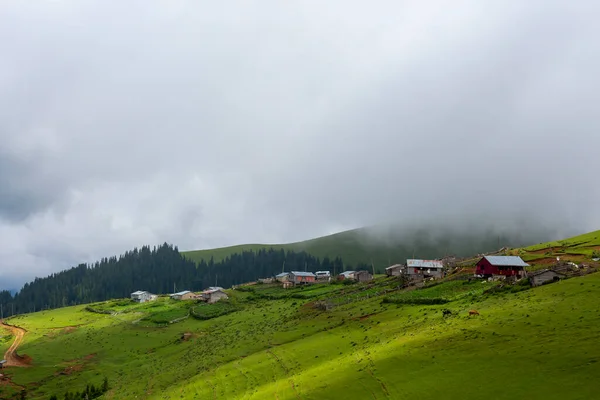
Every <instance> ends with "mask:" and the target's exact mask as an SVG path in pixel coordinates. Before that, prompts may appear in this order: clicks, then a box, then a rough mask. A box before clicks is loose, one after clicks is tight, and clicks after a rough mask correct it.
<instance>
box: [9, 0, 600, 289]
mask: <svg viewBox="0 0 600 400" xmlns="http://www.w3.org/2000/svg"><path fill="white" fill-rule="evenodd" d="M599 11H600V5H599V4H598V2H595V1H585V0H581V1H577V2H566V1H553V0H543V1H538V0H531V1H526V2H524V1H510V0H509V1H506V0H504V1H494V0H490V1H486V2H482V1H479V0H473V1H453V2H448V1H434V0H431V1H427V2H423V1H375V2H364V1H349V0H344V1H337V0H331V1H328V2H325V3H324V2H322V1H309V0H303V1H292V2H281V1H270V0H261V1H249V0H248V1H235V0H233V1H228V2H214V1H178V0H169V1H149V0H144V1H128V2H117V1H79V0H77V1H75V0H72V1H68V0H64V1H46V2H23V1H18V0H6V1H3V2H2V7H0V238H1V240H0V289H2V288H13V287H20V285H21V284H22V283H24V281H26V280H29V279H32V278H33V277H35V276H46V275H48V274H50V273H52V272H55V271H59V270H62V269H65V268H67V267H71V266H73V265H76V264H78V263H80V262H91V261H94V260H97V259H98V258H100V257H105V256H110V255H115V254H121V253H123V252H124V251H126V250H129V249H131V248H133V247H135V246H138V247H139V246H142V245H145V244H150V245H155V244H160V243H163V242H168V243H173V244H176V245H178V246H179V248H180V249H181V250H188V249H202V248H211V247H217V246H226V245H233V244H239V243H248V242H251V243H257V242H259V243H265V242H266V243H280V242H292V241H298V240H304V239H308V238H312V237H316V236H320V235H325V234H330V233H333V232H337V231H341V230H345V229H351V228H356V227H361V226H366V225H373V224H381V223H387V222H389V221H398V222H400V223H403V222H407V221H410V222H411V223H413V224H419V223H421V222H423V223H426V222H427V223H431V221H434V224H437V223H440V224H441V223H444V222H445V221H446V222H447V221H451V223H452V224H458V225H460V221H461V218H462V217H463V216H464V218H471V217H473V216H474V215H476V216H477V218H478V219H480V220H481V221H482V222H481V223H485V224H492V225H493V224H503V225H505V226H506V225H509V226H510V224H511V223H512V222H513V221H516V222H518V221H519V220H520V219H521V218H523V216H527V218H528V219H530V220H531V221H533V222H532V223H533V224H535V223H538V222H539V223H543V224H546V225H550V226H555V227H557V228H561V229H562V228H565V229H566V228H569V229H575V230H576V231H579V232H586V231H591V230H596V229H599V228H600V207H598V206H597V204H598V200H599V199H600V185H599V184H598V183H599V181H598V178H597V176H598V171H600V157H598V154H599V152H598V150H599V149H600V133H599V128H600V123H599V118H600V101H599V100H600V99H599V97H600V95H599V93H600V75H598V71H600V42H599V41H598V40H597V38H598V37H600V25H598V24H597V15H598V12H599ZM536 221H537V222H536Z"/></svg>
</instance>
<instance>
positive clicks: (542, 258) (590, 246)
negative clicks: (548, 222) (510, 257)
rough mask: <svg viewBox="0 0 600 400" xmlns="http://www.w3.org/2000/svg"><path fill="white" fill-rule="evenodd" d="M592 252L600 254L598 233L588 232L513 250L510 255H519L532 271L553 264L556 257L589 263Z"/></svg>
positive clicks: (599, 236) (599, 232)
mask: <svg viewBox="0 0 600 400" xmlns="http://www.w3.org/2000/svg"><path fill="white" fill-rule="evenodd" d="M594 252H597V253H598V254H600V231H594V232H589V233H586V234H583V235H579V236H574V237H572V238H569V239H564V240H558V241H554V242H547V243H540V244H536V245H533V246H529V247H524V248H521V249H516V250H513V251H512V252H511V253H512V254H515V255H520V256H521V257H522V258H523V259H524V260H525V261H527V262H529V263H530V264H532V265H533V267H534V268H533V269H536V267H537V268H542V267H545V266H548V265H552V264H554V263H555V262H556V257H560V259H561V260H565V261H573V262H584V261H588V262H589V261H590V259H591V257H592V254H594Z"/></svg>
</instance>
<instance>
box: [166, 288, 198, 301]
mask: <svg viewBox="0 0 600 400" xmlns="http://www.w3.org/2000/svg"><path fill="white" fill-rule="evenodd" d="M171 298H172V299H173V300H194V299H197V298H198V295H197V294H196V293H193V292H190V291H189V290H184V291H183V292H178V293H173V294H172V295H171Z"/></svg>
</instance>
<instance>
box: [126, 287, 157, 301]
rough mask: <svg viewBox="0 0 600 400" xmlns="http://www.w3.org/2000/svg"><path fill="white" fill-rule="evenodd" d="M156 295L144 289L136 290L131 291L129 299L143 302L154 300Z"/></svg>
mask: <svg viewBox="0 0 600 400" xmlns="http://www.w3.org/2000/svg"><path fill="white" fill-rule="evenodd" d="M157 297H158V296H157V295H155V294H152V293H150V292H146V291H144V290H138V291H137V292H133V293H131V300H133V301H135V302H136V303H145V302H147V301H152V300H156V298H157Z"/></svg>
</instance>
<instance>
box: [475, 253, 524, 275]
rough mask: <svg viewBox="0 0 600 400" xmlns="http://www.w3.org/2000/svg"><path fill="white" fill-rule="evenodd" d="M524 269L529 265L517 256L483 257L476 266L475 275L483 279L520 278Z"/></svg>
mask: <svg viewBox="0 0 600 400" xmlns="http://www.w3.org/2000/svg"><path fill="white" fill-rule="evenodd" d="M525 267H529V264H527V263H526V262H525V261H523V259H521V257H518V256H484V257H483V258H482V259H481V260H479V261H478V262H477V264H476V269H475V275H481V276H483V277H484V278H490V277H491V278H496V277H503V278H505V277H522V276H524V275H525Z"/></svg>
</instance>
